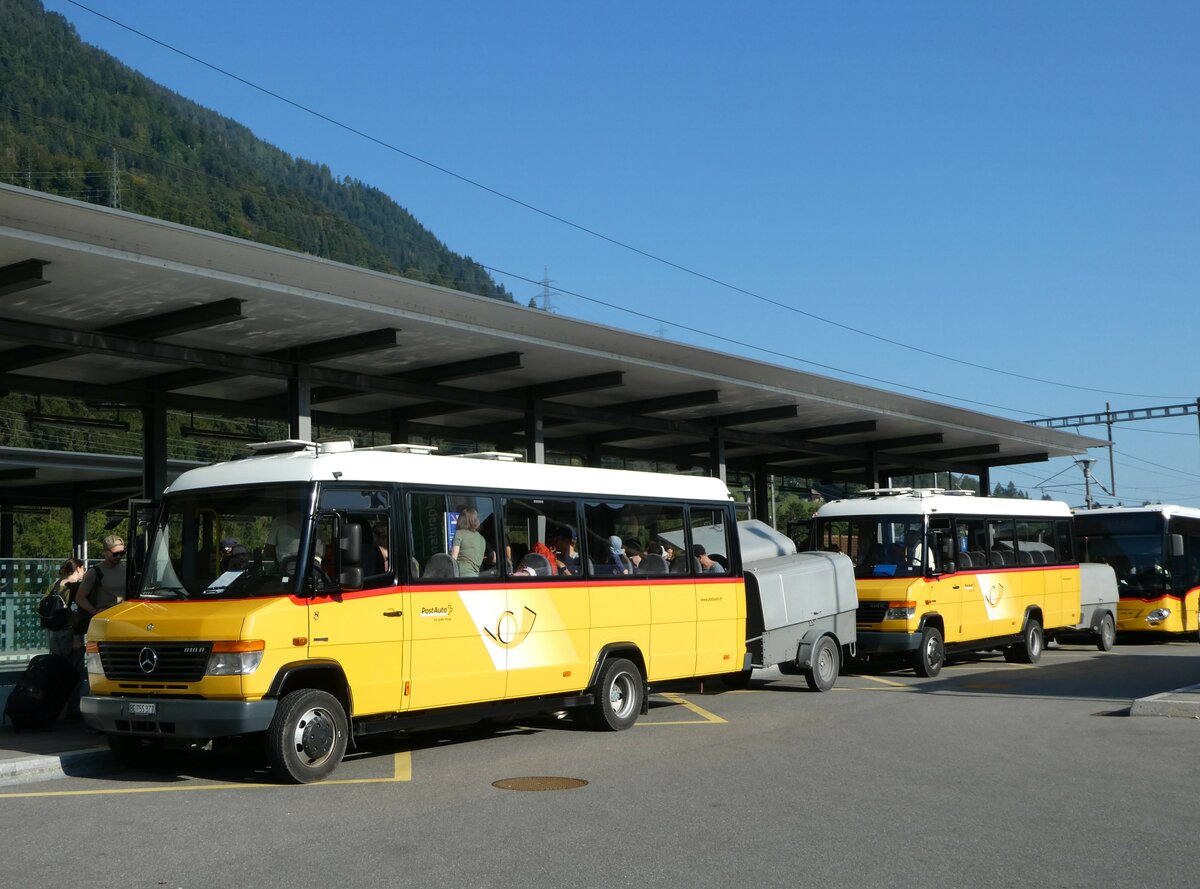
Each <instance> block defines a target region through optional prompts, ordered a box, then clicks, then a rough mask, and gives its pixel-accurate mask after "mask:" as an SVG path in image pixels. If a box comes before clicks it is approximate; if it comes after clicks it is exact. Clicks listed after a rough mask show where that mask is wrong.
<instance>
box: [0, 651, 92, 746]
mask: <svg viewBox="0 0 1200 889" xmlns="http://www.w3.org/2000/svg"><path fill="white" fill-rule="evenodd" d="M78 682H79V671H78V670H77V669H76V668H75V665H74V664H72V663H71V662H70V661H69V660H68V659H67V658H65V657H63V656H62V655H58V654H39V655H37V656H36V657H34V658H33V659H32V660H30V661H29V666H28V667H27V668H26V669H25V672H24V673H23V674H21V678H20V679H19V680H17V684H16V686H15V687H14V688H13V690H12V692H10V693H9V696H8V702H7V703H6V704H5V705H4V716H5V718H7V719H9V720H11V722H12V725H13V728H14V729H16V730H17V731H19V732H23V731H29V730H33V731H47V730H48V729H50V728H53V726H54V722H55V720H57V719H58V714H60V713H61V712H62V710H63V707H65V706H66V704H67V699H68V698H70V696H71V692H73V691H74V690H75V685H76V684H77V683H78Z"/></svg>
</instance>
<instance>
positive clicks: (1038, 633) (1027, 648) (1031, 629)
mask: <svg viewBox="0 0 1200 889" xmlns="http://www.w3.org/2000/svg"><path fill="white" fill-rule="evenodd" d="M1045 647H1046V637H1045V634H1044V633H1043V632H1042V625H1041V624H1040V623H1039V622H1038V620H1037V619H1036V618H1032V617H1031V618H1029V620H1027V621H1025V629H1023V630H1021V641H1020V642H1018V643H1017V644H1016V645H1010V646H1009V647H1008V648H1006V649H1004V659H1005V660H1006V661H1008V662H1009V663H1011V664H1036V663H1037V662H1038V661H1039V660H1040V659H1041V657H1042V649H1044V648H1045Z"/></svg>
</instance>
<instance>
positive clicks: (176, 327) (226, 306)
mask: <svg viewBox="0 0 1200 889" xmlns="http://www.w3.org/2000/svg"><path fill="white" fill-rule="evenodd" d="M242 302H243V300H240V299H221V300H217V301H216V302H211V303H204V304H202V305H199V306H189V307H187V308H186V309H177V310H175V311H171V312H162V313H160V314H158V315H150V316H148V317H145V318H135V319H133V320H132V321H122V322H120V323H118V324H109V325H107V326H105V327H102V328H100V331H99V332H100V333H105V334H115V335H117V336H127V337H136V338H138V339H149V340H153V339H156V338H158V337H164V336H174V335H175V334H178V333H186V332H187V331H189V330H198V329H200V328H207V327H213V326H215V325H217V324H226V323H228V322H229V321H235V320H238V319H239V318H241V317H242V313H241V307H242ZM76 351H77V350H76V349H72V348H69V347H68V348H64V347H60V346H46V345H30V346H22V347H21V348H18V349H9V350H7V351H5V352H2V353H0V370H16V369H18V368H22V367H33V366H35V365H38V364H45V363H46V362H47V361H54V360H55V359H58V358H65V357H68V356H70V355H72V354H74V353H75V352H76Z"/></svg>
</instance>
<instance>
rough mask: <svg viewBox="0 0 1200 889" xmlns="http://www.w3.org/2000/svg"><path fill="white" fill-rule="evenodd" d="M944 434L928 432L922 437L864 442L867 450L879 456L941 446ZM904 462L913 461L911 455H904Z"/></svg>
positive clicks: (911, 436)
mask: <svg viewBox="0 0 1200 889" xmlns="http://www.w3.org/2000/svg"><path fill="white" fill-rule="evenodd" d="M945 437H946V436H945V434H944V433H941V432H929V433H926V434H924V435H908V436H905V437H903V438H881V439H879V440H878V441H871V442H865V444H866V446H867V448H868V449H869V450H871V451H873V452H875V453H876V454H879V455H880V456H884V455H883V453H882V452H883V451H894V450H896V449H897V448H918V447H921V446H922V445H931V444H934V445H935V444H941V443H942V441H943V440H944V439H945ZM904 459H905V460H912V459H914V458H913V456H912V455H906V456H905V457H904Z"/></svg>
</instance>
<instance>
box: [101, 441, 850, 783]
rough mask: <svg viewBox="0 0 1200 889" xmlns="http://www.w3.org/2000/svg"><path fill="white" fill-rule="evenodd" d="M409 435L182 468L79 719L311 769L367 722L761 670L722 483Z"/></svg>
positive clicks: (286, 774) (620, 717) (634, 704)
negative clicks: (701, 553)
mask: <svg viewBox="0 0 1200 889" xmlns="http://www.w3.org/2000/svg"><path fill="white" fill-rule="evenodd" d="M412 451H413V449H412V448H409V447H406V446H389V447H383V448H370V449H358V450H355V449H354V448H353V445H352V444H351V443H350V442H331V443H325V444H321V445H314V444H312V443H308V442H277V443H271V445H269V446H259V447H258V448H257V453H256V455H255V456H251V457H248V458H246V459H242V460H236V461H232V462H229V463H223V464H218V465H215V466H210V467H204V468H200V469H196V470H193V471H190V472H187V473H185V474H184V475H182V476H180V477H179V479H178V480H177V481H176V482H174V483H173V484H172V485H171V486H170V488H168V490H167V491H166V493H165V495H164V498H163V502H162V504H161V507H160V508H159V510H158V518H157V520H156V524H155V527H154V528H153V530H152V533H151V534H150V535H149V539H148V541H147V542H146V558H145V563H144V566H143V567H142V573H141V577H140V583H139V585H138V588H137V589H136V590H134V591H133V593H132V596H131V598H130V599H129V600H127V601H125V602H124V603H122V604H120V605H117V606H116V607H114V608H111V609H109V610H107V611H104V612H102V613H101V614H100V615H98V616H97V617H96V618H95V619H94V620H93V621H92V623H91V628H90V630H89V633H88V638H87V645H86V664H87V670H88V676H89V681H90V694H89V695H88V696H87V697H86V698H85V699H84V701H83V705H82V708H83V712H84V715H85V719H86V720H87V722H88V724H89V725H90V726H92V727H93V728H96V729H98V730H100V731H102V732H104V733H105V734H107V736H108V739H109V743H110V745H111V746H112V748H113V750H114V752H116V753H117V754H118V755H120V756H124V757H126V758H135V757H139V756H140V755H141V754H142V752H143V748H145V747H146V746H160V745H163V744H164V743H166V742H181V743H184V744H187V743H189V742H192V743H194V742H198V741H204V740H205V739H214V738H223V737H228V736H246V735H261V736H262V737H263V739H264V741H265V744H266V749H267V754H268V758H269V760H270V763H271V766H272V768H273V770H274V771H275V772H276V773H278V774H279V775H280V776H281V777H282V778H283V779H284V780H290V781H294V782H307V781H314V780H319V779H321V778H323V777H325V776H326V775H328V774H329V773H330V772H331V771H332V770H333V769H334V768H335V767H336V766H337V764H338V763H339V762H340V760H341V759H342V756H343V754H344V752H345V750H346V748H347V745H348V744H353V743H354V740H355V738H357V737H359V736H362V735H365V734H369V733H373V732H386V731H396V730H399V729H412V728H425V727H433V726H438V725H445V724H453V723H464V722H471V721H475V720H478V719H480V718H483V717H487V716H513V715H517V714H522V713H530V712H538V711H556V710H561V709H567V710H573V711H575V712H577V713H582V714H583V715H584V716H585V717H586V718H587V719H588V720H589V721H590V722H591V723H592V724H593V725H594V726H595V727H597V728H600V729H606V730H619V729H625V728H628V727H629V726H631V725H633V723H634V722H635V720H636V719H637V718H638V716H639V714H641V713H643V712H645V710H646V708H647V690H648V686H649V683H651V682H656V681H661V680H673V679H680V678H685V677H696V676H711V675H723V674H724V675H730V676H732V677H745V676H748V675H749V670H750V667H751V657H750V653H749V651H748V649H747V644H746V599H745V582H744V579H743V574H742V565H741V562H740V558H739V552H738V540H737V534H736V533H735V532H733V529H734V528H736V522H735V516H734V510H733V502H732V499H731V497H730V496H729V493H728V490H727V489H726V487H725V484H724V483H723V482H721V481H720V480H719V479H715V478H697V477H686V476H675V475H658V474H650V473H638V472H627V471H612V470H601V469H585V468H577V467H567V466H550V465H538V464H525V463H521V462H508V461H506V460H505V459H504V458H503V455H490V456H492V457H493V458H499V459H483V458H481V459H471V458H470V457H445V456H436V455H432V454H428V453H414V452H412ZM694 538H695V539H701V538H702V539H703V540H704V546H705V548H706V554H707V556H709V559H707V560H706V561H708V562H710V564H709V565H708V570H704V571H701V570H700V568H701V566H700V564H699V563H698V562H697V560H696V559H694V558H691V557H690V555H689V554H690V553H691V546H692V541H693V539H694ZM663 544H666V546H665V552H664V553H660V552H658V549H659V547H660V546H661V545H663ZM672 544H674V545H672ZM713 565H721V566H722V567H720V568H714V567H713ZM793 651H794V650H793ZM834 675H836V673H835V674H834Z"/></svg>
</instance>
